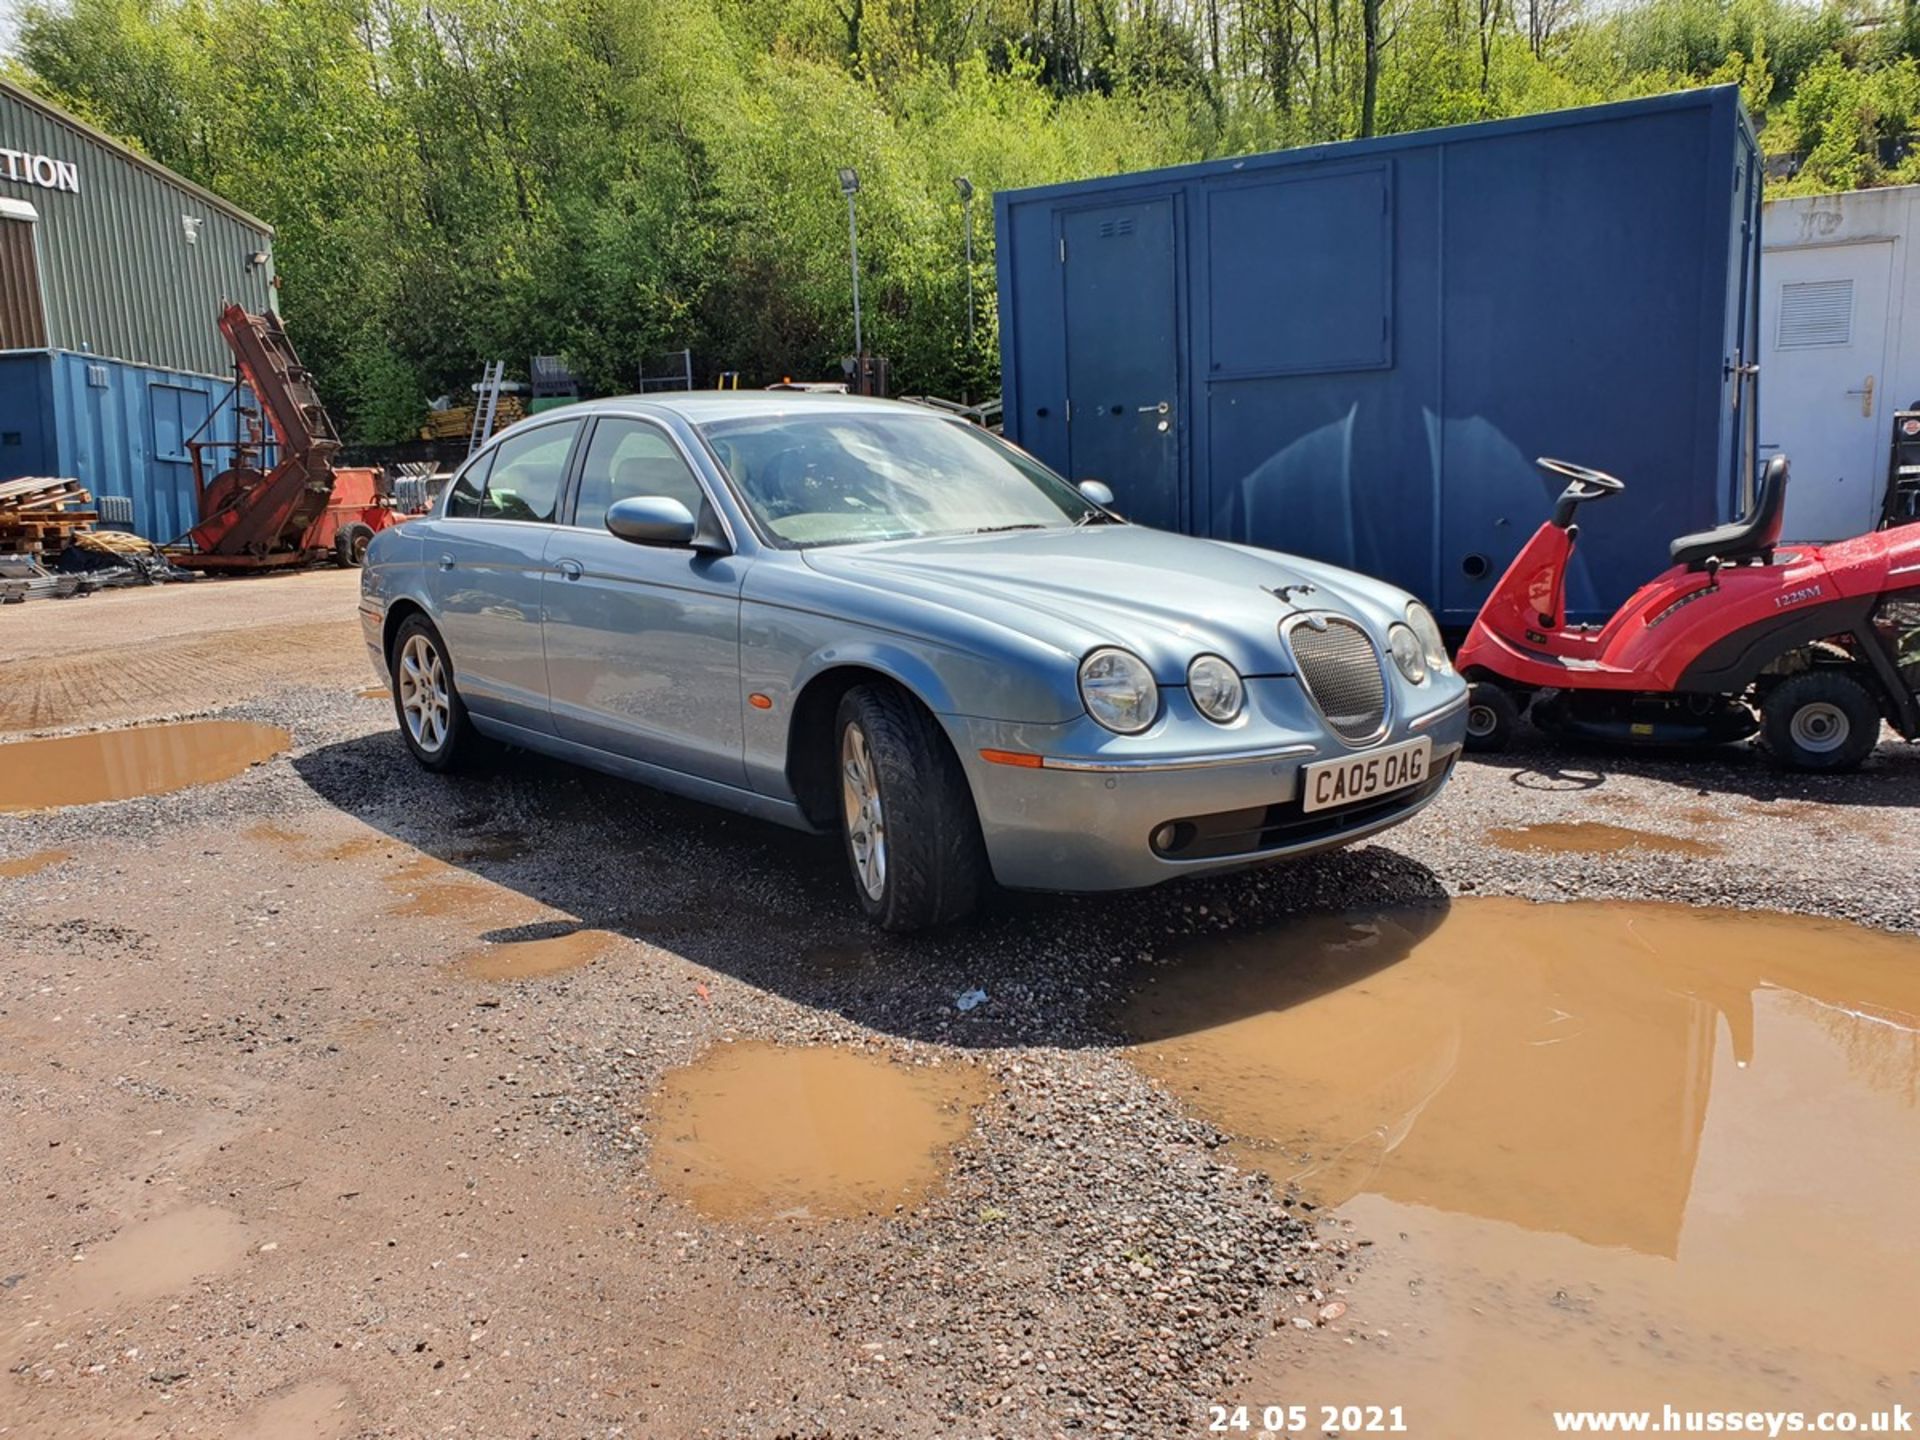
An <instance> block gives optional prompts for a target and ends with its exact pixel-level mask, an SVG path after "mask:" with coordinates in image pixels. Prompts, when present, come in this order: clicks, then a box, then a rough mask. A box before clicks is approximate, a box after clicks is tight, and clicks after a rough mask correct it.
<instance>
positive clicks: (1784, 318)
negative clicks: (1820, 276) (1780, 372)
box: [1774, 279, 1853, 350]
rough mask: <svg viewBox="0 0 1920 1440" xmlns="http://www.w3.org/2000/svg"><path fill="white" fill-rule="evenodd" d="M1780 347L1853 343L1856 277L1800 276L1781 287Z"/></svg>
mask: <svg viewBox="0 0 1920 1440" xmlns="http://www.w3.org/2000/svg"><path fill="white" fill-rule="evenodd" d="M1777 334H1778V338H1777V339H1776V340H1775V342H1774V345H1775V348H1776V349H1780V350H1809V349H1812V348H1814V347H1816V346H1824V345H1851V344H1852V343H1853V281H1852V280H1850V279H1848V280H1797V281H1794V282H1793V283H1792V284H1788V285H1782V286H1781V287H1780V328H1779V331H1778V332H1777Z"/></svg>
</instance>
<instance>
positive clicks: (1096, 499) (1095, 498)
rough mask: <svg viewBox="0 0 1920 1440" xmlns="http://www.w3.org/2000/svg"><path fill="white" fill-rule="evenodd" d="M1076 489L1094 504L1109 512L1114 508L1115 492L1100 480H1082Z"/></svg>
mask: <svg viewBox="0 0 1920 1440" xmlns="http://www.w3.org/2000/svg"><path fill="white" fill-rule="evenodd" d="M1075 488H1076V489H1078V490H1079V492H1080V493H1081V494H1082V495H1084V496H1086V497H1087V499H1089V500H1091V501H1092V502H1093V503H1094V504H1096V505H1099V506H1101V507H1103V508H1105V509H1108V510H1111V509H1112V508H1113V491H1111V490H1109V489H1108V488H1107V487H1106V486H1104V485H1102V484H1101V483H1100V482H1099V481H1098V480H1082V481H1081V482H1080V483H1079V485H1078V486H1076V487H1075Z"/></svg>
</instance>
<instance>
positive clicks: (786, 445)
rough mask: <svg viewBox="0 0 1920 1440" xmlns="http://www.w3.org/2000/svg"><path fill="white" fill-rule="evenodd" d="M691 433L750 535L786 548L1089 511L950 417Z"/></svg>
mask: <svg viewBox="0 0 1920 1440" xmlns="http://www.w3.org/2000/svg"><path fill="white" fill-rule="evenodd" d="M700 431H701V434H702V435H704V436H705V437H706V440H707V443H708V444H709V445H710V446H712V447H713V451H714V453H715V454H716V455H718V456H719V458H720V462H721V464H723V465H725V466H726V468H727V471H728V473H729V474H730V475H731V476H732V477H733V481H734V484H735V485H736V486H737V487H738V489H739V491H740V493H741V495H742V496H743V497H744V499H745V500H746V503H747V505H748V507H749V508H750V509H751V510H752V511H753V513H754V516H755V518H756V519H757V520H758V521H759V523H760V526H761V528H762V529H763V530H765V531H766V532H767V533H769V534H771V535H772V536H774V537H775V538H776V539H778V540H780V541H782V542H784V543H786V544H789V545H795V546H811V545H847V544H853V543H856V542H861V541H875V540H903V539H913V538H919V537H922V536H929V535H968V534H979V533H982V532H988V531H995V530H1024V529H1044V528H1049V527H1054V526H1068V525H1074V524H1078V523H1080V522H1083V521H1085V520H1087V519H1089V518H1091V517H1094V516H1097V515H1100V514H1101V512H1100V511H1099V510H1098V508H1097V507H1096V506H1094V505H1092V504H1090V503H1089V502H1088V501H1087V500H1086V499H1085V498H1083V497H1082V496H1081V494H1080V493H1079V491H1077V490H1075V489H1074V488H1073V486H1071V485H1069V484H1068V483H1067V482H1066V481H1064V480H1062V479H1061V478H1060V477H1059V476H1057V475H1055V474H1054V473H1053V472H1052V471H1050V470H1048V469H1047V468H1046V467H1045V466H1043V465H1041V464H1040V463H1039V462H1038V461H1037V460H1034V459H1033V458H1032V457H1030V456H1027V455H1023V454H1021V453H1020V452H1019V451H1018V450H1016V449H1014V448H1013V447H1012V446H1011V445H1008V444H1006V443H1005V442H1004V441H1001V440H997V439H995V438H994V437H993V436H992V435H990V434H988V433H987V432H986V431H984V430H981V429H978V428H976V427H975V426H972V425H967V424H964V423H962V422H960V421H957V420H946V419H941V418H938V417H932V416H928V417H922V416H919V415H911V414H887V413H879V412H875V413H861V412H854V411H836V412H832V413H827V414H816V415H804V414H802V415H795V414H785V415H762V416H753V417H743V418H739V419H733V420H718V421H714V422H713V423H711V424H707V425H703V426H701V427H700Z"/></svg>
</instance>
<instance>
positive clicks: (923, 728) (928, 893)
mask: <svg viewBox="0 0 1920 1440" xmlns="http://www.w3.org/2000/svg"><path fill="white" fill-rule="evenodd" d="M834 758H835V761H836V765H837V771H836V773H837V774H838V775H839V779H840V815H841V826H840V833H841V838H842V843H843V845H844V846H845V849H846V855H847V866H848V869H849V870H851V871H852V873H853V890H854V894H855V895H856V896H858V897H859V900H860V907H861V909H863V910H865V911H866V913H867V916H868V918H869V919H871V920H873V921H874V922H875V923H876V924H878V925H879V926H880V927H881V928H882V929H885V930H894V931H908V930H924V929H926V928H928V927H929V926H934V925H944V924H949V923H951V922H952V921H955V920H959V919H961V918H963V917H964V916H966V915H968V914H970V913H971V912H972V911H973V910H974V908H975V907H976V906H977V905H978V904H979V903H980V897H981V894H982V893H983V891H984V890H985V888H986V880H987V857H986V847H985V845H984V844H983V843H982V841H981V838H980V820H979V816H978V815H977V814H976V813H975V811H974V808H973V792H972V791H971V790H970V789H969V788H968V787H967V777H966V775H965V774H964V773H963V772H962V771H961V769H960V762H959V760H958V759H957V758H956V757H955V756H954V753H953V749H952V747H951V746H949V745H948V743H947V739H946V736H945V734H944V733H943V732H942V731H941V729H940V726H939V722H938V721H936V720H935V719H934V718H933V716H932V715H930V714H928V713H927V711H926V710H925V709H924V708H922V707H921V706H920V705H918V704H916V703H915V702H914V701H913V700H912V699H911V698H909V697H908V696H906V695H904V694H902V693H901V692H900V691H898V690H896V689H893V688H892V687H890V686H884V685H860V686H856V687H854V688H853V689H851V690H849V691H848V692H847V693H846V695H845V696H843V697H842V698H841V701H840V710H839V714H838V716H837V717H836V720H835V724H834Z"/></svg>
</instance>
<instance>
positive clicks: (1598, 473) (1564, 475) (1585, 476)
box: [1533, 455, 1627, 500]
mask: <svg viewBox="0 0 1920 1440" xmlns="http://www.w3.org/2000/svg"><path fill="white" fill-rule="evenodd" d="M1533 463H1534V464H1536V465H1538V466H1539V467H1540V468H1541V469H1542V470H1544V471H1546V472H1547V473H1548V474H1549V475H1558V476H1559V477H1560V478H1561V479H1563V480H1571V481H1572V482H1573V484H1574V485H1575V487H1577V493H1576V494H1575V495H1574V497H1573V498H1574V499H1576V500H1598V499H1600V498H1601V497H1602V496H1605V495H1618V494H1619V493H1620V492H1621V491H1622V490H1624V489H1626V488H1627V484H1626V481H1624V480H1616V479H1615V478H1614V477H1613V476H1611V475H1609V474H1607V472H1606V471H1604V470H1595V469H1593V468H1592V467H1591V466H1587V465H1576V464H1574V463H1573V462H1572V461H1571V460H1552V459H1549V458H1548V457H1547V456H1545V455H1542V456H1541V457H1540V458H1539V459H1538V460H1536V461H1534V462H1533Z"/></svg>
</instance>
